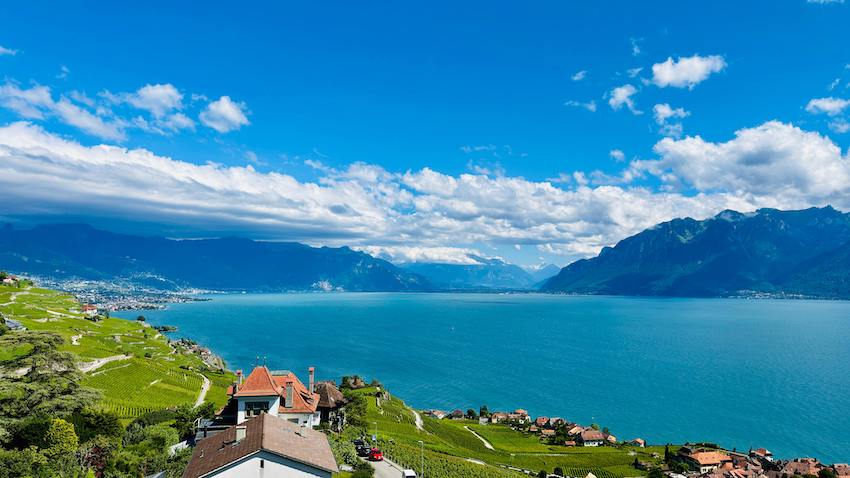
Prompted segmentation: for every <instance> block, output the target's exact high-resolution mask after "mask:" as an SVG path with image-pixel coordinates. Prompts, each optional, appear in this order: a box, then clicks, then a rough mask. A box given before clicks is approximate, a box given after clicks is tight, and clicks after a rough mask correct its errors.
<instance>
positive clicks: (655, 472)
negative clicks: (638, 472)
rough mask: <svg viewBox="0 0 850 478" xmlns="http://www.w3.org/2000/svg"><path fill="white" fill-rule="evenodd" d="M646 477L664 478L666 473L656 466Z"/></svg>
mask: <svg viewBox="0 0 850 478" xmlns="http://www.w3.org/2000/svg"><path fill="white" fill-rule="evenodd" d="M646 476H647V478H664V473H663V472H662V471H661V468H659V467H657V466H654V467H652V469H651V470H649V473H648V474H647V475H646Z"/></svg>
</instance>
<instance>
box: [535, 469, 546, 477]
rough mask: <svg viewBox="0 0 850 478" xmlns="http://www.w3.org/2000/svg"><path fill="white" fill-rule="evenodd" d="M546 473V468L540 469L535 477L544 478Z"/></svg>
mask: <svg viewBox="0 0 850 478" xmlns="http://www.w3.org/2000/svg"><path fill="white" fill-rule="evenodd" d="M546 475H548V473H546V470H540V471H538V472H537V478H546Z"/></svg>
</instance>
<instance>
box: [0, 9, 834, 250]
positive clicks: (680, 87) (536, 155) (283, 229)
mask: <svg viewBox="0 0 850 478" xmlns="http://www.w3.org/2000/svg"><path fill="white" fill-rule="evenodd" d="M848 20H850V4H844V3H843V2H825V3H821V2H807V1H806V0H799V1H794V0H788V1H783V2H710V3H707V4H705V5H698V4H697V3H695V2H655V3H653V4H652V5H651V6H650V5H648V4H645V3H642V2H570V3H567V2H536V3H534V4H533V5H530V6H529V5H521V4H517V3H515V2H498V3H493V2H466V3H465V4H464V5H457V2H446V3H441V2H429V3H428V4H420V5H401V4H399V3H398V2H393V3H391V2H386V3H381V2H356V3H355V2H323V3H321V4H319V3H315V2H313V3H310V2H303V3H299V4H288V5H281V4H279V3H274V4H273V3H271V2H270V3H269V4H249V5H241V6H240V7H239V8H235V7H234V6H233V5H232V4H224V3H221V4H216V3H209V4H206V5H205V6H204V8H202V9H201V8H197V7H196V6H194V5H189V4H186V5H183V6H180V5H177V6H175V5H172V4H171V3H161V4H158V5H157V4H153V3H147V4H138V5H133V6H129V7H128V6H123V5H122V6H120V7H119V6H117V5H109V4H103V5H96V4H94V3H92V4H88V5H86V6H70V5H56V4H54V3H48V2H26V4H25V5H10V4H6V5H3V6H0V47H2V48H3V49H2V50H0V52H2V53H3V54H0V72H2V75H3V77H4V78H3V81H4V84H3V86H2V89H0V125H2V126H3V127H4V128H5V131H4V132H2V133H0V138H2V139H0V147H3V148H5V150H3V151H6V153H5V154H6V155H7V156H6V161H4V162H5V163H6V171H7V173H9V174H4V176H6V179H5V180H2V179H0V182H3V184H0V185H2V186H4V189H5V192H3V193H0V196H2V199H3V202H4V204H5V206H3V207H4V209H3V210H0V216H2V217H3V218H4V219H5V220H7V221H11V222H16V223H31V222H38V221H51V222H55V221H62V220H82V221H86V222H91V223H94V224H97V225H100V226H103V227H107V228H111V229H119V230H128V231H133V232H146V233H155V234H166V235H172V236H178V237H185V236H191V237H198V236H209V235H221V234H239V235H244V236H249V237H256V238H263V239H273V240H301V241H306V242H309V243H311V244H331V245H342V244H349V245H352V246H356V247H361V248H365V249H366V250H369V251H370V252H373V253H375V254H379V255H382V256H384V257H387V258H390V259H394V260H398V261H403V260H446V261H461V262H463V261H467V260H468V259H466V257H467V253H469V252H471V251H474V252H476V253H481V254H483V255H493V256H500V257H505V258H507V259H509V260H512V261H516V262H519V263H523V264H535V263H539V262H543V261H551V262H556V263H558V264H560V265H563V264H564V263H566V262H569V261H570V260H573V259H575V258H577V257H583V256H586V255H589V254H593V253H595V252H597V251H598V249H599V248H600V247H602V246H604V245H611V244H613V243H614V242H616V241H617V240H619V239H621V238H622V237H625V236H626V235H628V234H632V233H634V232H637V231H639V230H641V229H642V228H645V227H648V226H650V225H651V224H654V223H655V222H658V221H660V220H667V219H670V218H672V217H676V216H681V215H692V216H695V217H709V216H711V215H713V214H716V213H717V212H719V211H720V210H722V209H723V208H725V207H735V208H738V209H754V208H757V207H807V206H813V205H814V206H819V205H824V204H827V203H829V204H834V205H835V206H836V207H844V206H845V205H844V204H843V203H842V202H841V201H842V198H844V197H846V193H847V192H848V191H847V190H846V188H850V184H846V183H847V181H846V179H845V174H847V175H848V176H846V177H850V173H848V172H847V162H848V159H847V153H846V150H847V145H848V137H850V133H848V132H847V130H848V129H850V127H848V121H847V119H846V116H847V113H849V112H850V107H848V104H850V103H847V100H846V99H847V98H850V87H848V84H850V52H848V49H847V40H846V38H847V34H846V28H847V24H848ZM668 59H669V60H668ZM638 69H640V70H638ZM582 72H583V73H582ZM145 87H147V89H145ZM21 121H24V122H26V123H20V122H21ZM736 132H738V134H739V135H738V136H736ZM741 132H743V134H741ZM697 137H698V140H697ZM22 138H26V139H27V140H24V139H22ZM44 144H51V145H52V146H50V147H45V146H44ZM100 144H107V145H112V146H115V147H117V148H115V149H114V150H111V151H112V153H111V154H113V158H112V159H111V161H113V162H109V161H107V162H108V163H109V164H104V163H103V162H101V161H99V160H98V159H97V158H95V156H97V154H96V152H97V151H98V150H97V149H90V148H91V147H94V146H96V145H100ZM33 148H37V151H36V152H33ZM68 148H71V149H73V151H74V153H73V154H71V153H68V152H67V149H68ZM79 148H83V149H79ZM142 150H143V151H145V152H148V154H151V155H154V156H155V157H157V158H160V159H162V161H159V163H161V164H159V163H158V164H157V165H156V166H151V165H150V164H147V163H146V162H145V161H146V160H145V159H144V157H143V156H144V155H143V154H142ZM127 151H129V153H128V152H127ZM69 155H80V157H79V158H77V159H76V160H74V161H68V160H67V158H68V157H69ZM57 158H64V162H63V160H62V159H57ZM133 164H135V170H136V171H139V170H140V169H141V168H142V167H151V168H153V170H155V171H153V172H150V174H148V175H147V176H148V178H147V179H148V181H147V182H146V181H145V180H143V179H144V178H140V177H139V175H134V174H132V173H131V172H130V170H131V169H133V168H132V165H133ZM191 165H199V166H200V167H199V168H196V169H192V168H189V170H187V167H188V166H191ZM204 165H206V166H204ZM0 167H2V163H0ZM122 167H124V168H127V169H128V170H127V171H125V170H122V169H121V168H122ZM57 168H59V169H61V171H60V170H59V169H57ZM246 168H247V169H246ZM210 169H212V170H213V171H210ZM246 171H247V173H246ZM75 173H76V174H75ZM44 174H50V175H53V177H52V179H51V181H53V182H52V183H50V184H51V185H52V186H51V188H50V189H51V190H50V193H49V194H48V193H46V192H38V191H32V190H30V188H26V187H23V186H22V185H23V184H26V182H27V181H29V182H30V184H31V182H32V181H33V180H34V178H38V177H43V175H44ZM207 174H213V175H214V176H216V177H210V176H208V175H207ZM40 175H41V176H40ZM75 175H76V176H77V177H76V178H75V177H74V176H75ZM81 175H86V177H99V178H101V179H103V178H106V179H107V180H106V181H103V182H105V183H107V184H103V185H101V186H94V185H92V186H86V187H83V186H81V184H80V180H79V179H80V178H79V176H81ZM158 175H162V177H158ZM151 178H156V179H155V180H154V179H151ZM281 178H282V179H281ZM4 181H5V182H4ZM16 181H17V182H16ZM172 181H173V182H172ZM453 181H454V183H453ZM222 182H228V183H229V186H227V187H225V186H222V185H221V183H222ZM199 184H200V185H201V186H200V187H199V186H198V185H199ZM157 185H164V186H163V190H162V191H156V189H157V188H158V186H157ZM234 185H236V186H234ZM157 193H159V194H162V195H165V196H169V198H170V199H172V200H173V204H169V203H168V201H166V200H158V201H153V200H151V196H152V195H156V194H157ZM243 203H244V208H240V207H239V206H238V205H239V204H243Z"/></svg>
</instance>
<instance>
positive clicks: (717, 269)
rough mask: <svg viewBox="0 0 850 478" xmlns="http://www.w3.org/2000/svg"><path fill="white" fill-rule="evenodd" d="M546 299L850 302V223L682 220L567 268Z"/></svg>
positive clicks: (813, 211)
mask: <svg viewBox="0 0 850 478" xmlns="http://www.w3.org/2000/svg"><path fill="white" fill-rule="evenodd" d="M541 290H543V291H545V292H563V293H580V294H612V295H659V296H694V297H723V296H740V295H746V296H752V295H761V294H766V295H772V296H788V295H792V296H805V297H818V298H843V299H847V298H850V215H848V214H845V213H842V212H839V211H837V210H835V209H833V208H832V207H829V206H827V207H823V208H810V209H805V210H799V211H779V210H776V209H759V210H758V211H755V212H753V213H739V212H735V211H730V210H727V211H723V212H721V213H720V214H718V215H716V216H714V217H712V218H709V219H706V220H702V221H699V220H695V219H691V218H684V219H674V220H672V221H669V222H664V223H661V224H658V225H657V226H655V227H652V228H650V229H647V230H645V231H643V232H641V233H639V234H636V235H634V236H631V237H628V238H626V239H623V240H622V241H620V242H619V243H617V244H616V245H615V246H614V247H606V248H603V249H602V251H601V252H600V253H599V255H598V256H597V257H594V258H591V259H582V260H578V261H576V262H573V263H572V264H570V265H568V266H567V267H564V268H563V269H562V270H561V271H560V272H559V273H558V275H556V276H554V277H552V278H551V279H549V280H548V281H546V282H545V283H544V284H543V287H542V288H541Z"/></svg>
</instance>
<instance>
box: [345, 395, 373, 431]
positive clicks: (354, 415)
mask: <svg viewBox="0 0 850 478" xmlns="http://www.w3.org/2000/svg"><path fill="white" fill-rule="evenodd" d="M342 394H343V395H344V396H345V399H346V400H348V403H346V404H345V422H346V423H347V424H348V425H350V426H352V427H354V428H363V427H365V426H366V425H367V424H366V418H365V417H366V407H367V402H366V397H364V396H363V394H360V393H357V392H355V391H352V390H350V389H349V390H344V391H343V392H342Z"/></svg>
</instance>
